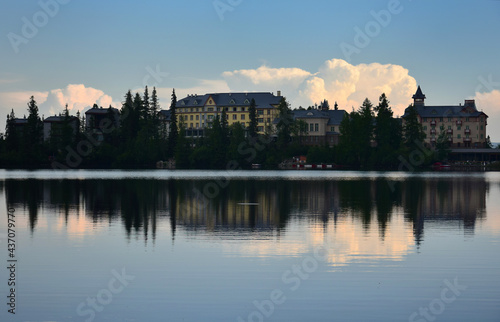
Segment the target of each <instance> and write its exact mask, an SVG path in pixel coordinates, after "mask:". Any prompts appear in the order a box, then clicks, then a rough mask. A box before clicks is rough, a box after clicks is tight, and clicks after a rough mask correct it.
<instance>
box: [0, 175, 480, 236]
mask: <svg viewBox="0 0 500 322" xmlns="http://www.w3.org/2000/svg"><path fill="white" fill-rule="evenodd" d="M489 184H490V183H489V182H487V181H486V180H484V179H483V178H444V179H443V178H412V179H408V180H406V181H391V180H388V179H385V178H376V179H356V180H324V181H318V180H316V181H289V180H241V179H238V180H230V181H227V182H225V181H224V182H223V181H219V182H216V181H214V180H179V179H175V180H174V179H171V180H151V179H148V180H140V179H124V180H95V179H92V180H36V179H29V180H11V179H8V180H6V181H4V185H5V187H2V189H4V190H5V195H6V200H7V205H8V206H9V207H14V208H16V209H18V208H19V209H24V210H25V212H26V213H27V215H28V217H29V225H30V228H31V230H32V231H33V230H35V229H36V227H37V223H38V220H39V213H40V211H44V210H46V211H45V212H46V213H48V214H50V215H54V214H58V215H60V216H62V218H63V219H64V221H65V222H68V220H69V218H70V217H71V216H80V215H83V216H84V217H85V218H86V219H87V220H88V221H90V222H91V223H93V224H98V223H103V222H106V221H108V222H110V223H111V222H117V221H119V222H121V223H122V224H123V226H124V227H125V230H126V233H127V236H129V237H130V234H131V233H132V232H134V233H136V234H139V233H140V234H143V236H144V238H145V239H147V238H149V237H150V236H151V237H152V238H153V239H154V238H155V236H156V234H157V227H158V223H159V221H169V224H170V228H171V230H172V237H173V238H174V237H175V231H176V229H177V228H178V227H182V228H183V229H184V230H186V231H188V232H192V233H194V234H196V232H198V231H200V230H202V231H204V232H205V233H213V234H219V233H221V232H227V231H238V232H239V233H243V234H244V233H252V234H256V233H257V234H259V235H260V236H262V237H265V236H272V235H273V232H277V233H278V234H280V233H281V232H282V231H283V230H286V229H287V226H288V225H289V222H290V220H291V218H293V219H295V220H299V221H305V222H308V223H310V224H319V225H320V226H322V227H323V228H324V229H326V227H329V226H332V227H335V226H336V225H338V222H339V220H340V221H345V220H346V219H347V218H350V219H351V220H359V222H360V223H361V227H362V229H363V230H364V231H365V232H367V231H370V230H371V229H373V227H374V226H376V227H377V229H378V232H379V237H380V239H381V240H383V239H384V238H385V237H386V233H387V227H388V225H389V224H390V222H391V220H393V216H394V214H395V213H403V214H404V218H405V220H406V222H408V223H411V224H412V225H413V234H414V238H415V240H416V242H417V244H418V243H420V242H421V240H422V238H423V233H424V224H425V222H429V221H432V222H435V221H439V222H442V224H445V225H446V224H447V223H452V224H453V225H455V224H456V223H457V222H460V224H461V225H463V229H464V231H465V232H466V233H467V234H473V233H474V227H475V225H476V221H477V220H482V219H483V218H484V216H485V207H486V195H487V193H488V190H489Z"/></svg>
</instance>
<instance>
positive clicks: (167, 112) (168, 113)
mask: <svg viewBox="0 0 500 322" xmlns="http://www.w3.org/2000/svg"><path fill="white" fill-rule="evenodd" d="M160 114H161V115H163V118H164V120H165V121H170V117H171V115H172V113H171V111H170V110H161V111H160Z"/></svg>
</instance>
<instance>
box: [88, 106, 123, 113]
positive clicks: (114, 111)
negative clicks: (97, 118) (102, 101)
mask: <svg viewBox="0 0 500 322" xmlns="http://www.w3.org/2000/svg"><path fill="white" fill-rule="evenodd" d="M109 109H110V107H108V108H102V107H101V108H96V107H92V108H91V109H90V110H88V111H87V112H85V114H107V113H108V111H109ZM111 110H112V111H113V113H118V109H116V108H114V107H111Z"/></svg>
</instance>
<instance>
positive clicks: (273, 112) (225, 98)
mask: <svg viewBox="0 0 500 322" xmlns="http://www.w3.org/2000/svg"><path fill="white" fill-rule="evenodd" d="M282 98H283V97H282V96H281V92H280V91H278V93H277V95H274V94H273V93H263V92H258V93H213V94H205V95H196V94H194V95H188V96H187V97H185V98H183V99H180V100H178V101H177V105H176V114H177V122H178V123H179V124H181V123H182V124H184V126H185V128H186V135H187V136H202V135H203V132H204V131H203V130H204V129H205V128H210V126H211V123H212V122H213V120H214V119H215V117H216V116H217V115H218V116H219V117H220V116H221V115H222V111H225V112H226V117H227V121H228V124H229V125H231V124H234V123H241V124H242V125H243V126H244V127H245V128H247V127H248V126H249V125H250V114H249V108H250V103H251V102H252V99H254V100H255V108H256V112H257V121H258V127H257V131H258V132H259V133H261V134H264V133H265V132H266V131H267V132H269V131H271V129H272V124H273V120H274V119H275V118H277V117H278V114H279V112H278V106H279V103H280V101H281V99H282Z"/></svg>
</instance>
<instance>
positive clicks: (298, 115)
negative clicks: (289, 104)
mask: <svg viewBox="0 0 500 322" xmlns="http://www.w3.org/2000/svg"><path fill="white" fill-rule="evenodd" d="M292 113H293V118H294V119H308V118H323V119H328V123H327V124H328V125H340V123H341V122H342V120H343V119H344V116H345V114H346V112H345V111H344V110H328V111H322V110H317V109H312V110H292Z"/></svg>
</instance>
